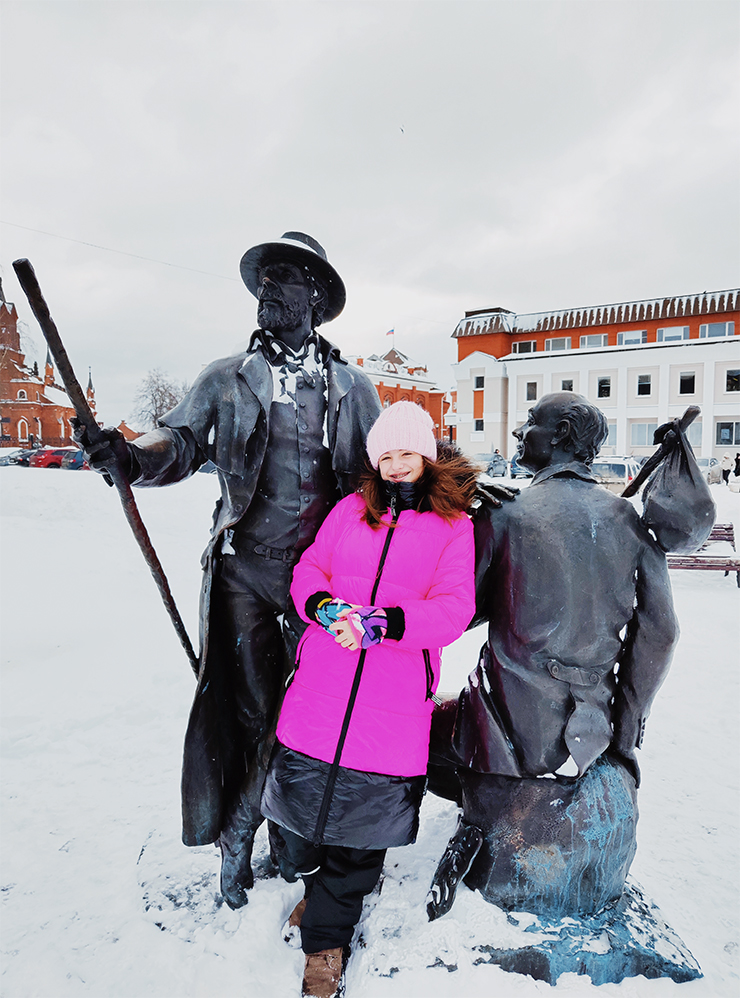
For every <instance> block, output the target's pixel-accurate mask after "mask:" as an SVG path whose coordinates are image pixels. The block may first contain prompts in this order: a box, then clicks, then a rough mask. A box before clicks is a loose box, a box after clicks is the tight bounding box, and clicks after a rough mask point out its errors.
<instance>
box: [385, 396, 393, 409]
mask: <svg viewBox="0 0 740 998" xmlns="http://www.w3.org/2000/svg"><path fill="white" fill-rule="evenodd" d="M392 405H393V399H392V398H391V397H390V395H386V396H385V398H384V399H383V408H384V409H388V408H389V406H392Z"/></svg>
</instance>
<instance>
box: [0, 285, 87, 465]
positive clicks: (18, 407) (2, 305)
mask: <svg viewBox="0 0 740 998" xmlns="http://www.w3.org/2000/svg"><path fill="white" fill-rule="evenodd" d="M87 401H88V403H89V405H90V408H91V409H92V411H93V413H95V389H94V388H93V384H92V378H90V379H89V381H88V385H87ZM74 414H75V411H74V409H73V407H72V406H71V405H70V403H69V398H68V397H67V393H66V392H65V391H64V388H63V387H62V386H61V385H58V384H57V383H56V380H55V376H54V367H53V364H52V362H51V356H50V355H49V353H48V352H47V355H46V364H45V368H44V374H43V377H42V376H41V374H39V371H38V368H37V366H36V364H34V365H33V367H32V368H31V367H28V365H27V364H26V357H25V354H24V353H23V351H22V350H21V339H20V334H19V332H18V312H17V311H16V308H15V305H14V304H13V303H12V302H8V301H5V298H4V297H2V289H1V288H0V418H1V419H2V424H1V425H2V440H1V445H2V446H3V447H34V446H39V445H47V446H51V447H67V446H70V445H73V444H74V440H73V439H72V425H71V422H70V420H71V419H72V417H73V416H74Z"/></svg>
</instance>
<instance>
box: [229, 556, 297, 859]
mask: <svg viewBox="0 0 740 998" xmlns="http://www.w3.org/2000/svg"><path fill="white" fill-rule="evenodd" d="M292 571H293V570H292V565H291V564H289V563H284V562H280V561H274V560H270V559H266V558H261V557H259V556H257V555H254V554H253V555H252V557H251V558H249V559H247V558H245V557H235V556H233V555H223V556H222V558H221V564H220V565H219V570H218V573H217V576H216V579H215V580H214V586H213V593H212V598H211V626H210V640H211V642H212V643H213V644H214V646H215V648H214V652H215V656H216V658H217V660H218V661H219V662H220V663H221V666H220V667H221V675H220V677H219V682H220V685H221V688H222V699H223V709H222V715H223V716H222V724H221V729H220V740H221V748H222V755H223V758H224V804H225V809H224V819H223V826H222V832H224V833H225V834H226V835H227V836H228V835H230V837H231V838H232V839H234V841H236V840H237V839H244V840H245V841H247V840H251V837H252V836H253V835H254V832H255V830H256V829H257V828H258V827H259V825H260V824H261V823H262V820H263V819H262V816H261V815H260V811H259V801H260V795H261V793H262V786H263V784H264V780H265V773H266V770H267V763H268V760H269V757H270V751H271V748H272V733H273V732H274V726H275V720H276V717H277V711H278V708H279V706H280V700H281V698H282V694H283V692H284V686H285V679H286V676H287V674H288V672H289V671H290V669H291V668H292V663H293V662H294V661H295V651H296V647H297V644H298V639H299V636H300V634H301V633H302V631H303V629H304V627H305V624H303V622H302V621H301V620H300V619H299V617H298V615H297V614H296V611H295V608H294V607H293V605H292V602H291V601H290V599H289V587H290V581H291V578H292ZM279 618H281V619H279ZM232 844H233V843H232Z"/></svg>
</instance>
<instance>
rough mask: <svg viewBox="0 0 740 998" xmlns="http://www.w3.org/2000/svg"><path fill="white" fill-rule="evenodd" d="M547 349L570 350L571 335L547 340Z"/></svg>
mask: <svg viewBox="0 0 740 998" xmlns="http://www.w3.org/2000/svg"><path fill="white" fill-rule="evenodd" d="M545 350H570V336H558V337H557V339H554V340H545Z"/></svg>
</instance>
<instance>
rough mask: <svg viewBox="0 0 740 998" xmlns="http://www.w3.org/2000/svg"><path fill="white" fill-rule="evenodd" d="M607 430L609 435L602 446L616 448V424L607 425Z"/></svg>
mask: <svg viewBox="0 0 740 998" xmlns="http://www.w3.org/2000/svg"><path fill="white" fill-rule="evenodd" d="M607 428H608V430H609V435H608V436H607V438H606V442H605V444H604V446H605V447H616V446H617V424H616V423H609V424H607Z"/></svg>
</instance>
